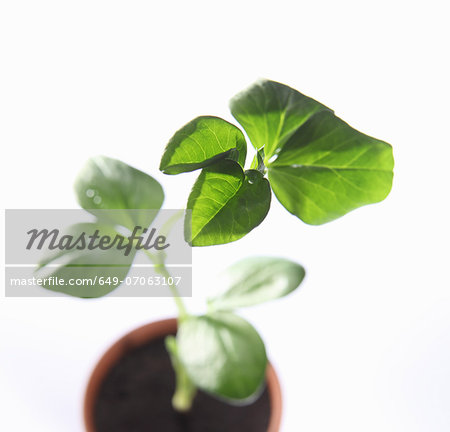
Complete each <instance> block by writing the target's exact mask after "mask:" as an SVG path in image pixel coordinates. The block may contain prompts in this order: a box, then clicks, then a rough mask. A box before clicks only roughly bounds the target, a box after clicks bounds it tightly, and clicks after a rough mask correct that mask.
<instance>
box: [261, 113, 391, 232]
mask: <svg viewBox="0 0 450 432" xmlns="http://www.w3.org/2000/svg"><path fill="white" fill-rule="evenodd" d="M393 166H394V160H393V156H392V148H391V146H390V145H389V144H387V143H385V142H383V141H380V140H377V139H375V138H371V137H369V136H367V135H364V134H362V133H361V132H358V131H357V130H355V129H353V128H352V127H350V126H349V125H348V124H347V123H345V122H344V121H342V120H341V119H339V118H338V117H336V116H335V115H334V114H333V113H331V112H327V111H325V112H321V113H319V114H316V115H315V116H313V117H312V118H310V119H309V120H308V121H307V122H306V123H305V124H304V125H303V126H301V127H300V128H299V129H298V130H297V131H296V132H295V134H293V135H292V136H291V137H290V138H289V140H288V141H287V142H286V144H285V145H284V147H283V149H282V151H281V152H280V154H279V155H278V157H277V158H276V160H275V161H272V163H270V164H269V165H268V166H267V168H268V171H269V180H270V184H271V186H272V189H273V191H274V193H275V195H276V196H277V198H278V200H279V201H280V202H281V204H283V206H284V207H286V209H287V210H289V211H290V212H291V213H293V214H294V215H296V216H298V217H299V218H300V219H302V220H303V221H304V222H306V223H308V224H312V225H319V224H323V223H326V222H329V221H331V220H333V219H336V218H338V217H340V216H343V215H344V214H346V213H348V212H349V211H351V210H353V209H355V208H357V207H360V206H363V205H366V204H371V203H376V202H379V201H382V200H383V199H384V198H385V197H386V196H387V195H388V194H389V192H390V190H391V186H392V178H393V173H392V169H393Z"/></svg>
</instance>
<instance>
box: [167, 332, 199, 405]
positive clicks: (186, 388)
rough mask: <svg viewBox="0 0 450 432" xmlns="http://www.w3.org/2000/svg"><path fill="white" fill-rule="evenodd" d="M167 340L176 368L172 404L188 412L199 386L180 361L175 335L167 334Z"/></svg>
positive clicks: (171, 358) (174, 367) (168, 349)
mask: <svg viewBox="0 0 450 432" xmlns="http://www.w3.org/2000/svg"><path fill="white" fill-rule="evenodd" d="M165 342H166V348H167V351H168V352H169V355H170V360H171V362H172V366H173V369H174V370H175V393H174V395H173V397H172V406H173V408H174V409H175V410H176V411H178V412H188V411H190V409H191V407H192V402H193V401H194V397H195V394H196V393H197V388H196V387H195V385H194V384H193V383H192V381H191V380H190V378H189V376H188V375H187V373H186V369H185V368H184V366H183V364H182V363H181V361H180V358H179V356H178V347H177V341H176V338H175V336H167V337H166V340H165Z"/></svg>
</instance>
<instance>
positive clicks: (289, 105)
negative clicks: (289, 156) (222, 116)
mask: <svg viewBox="0 0 450 432" xmlns="http://www.w3.org/2000/svg"><path fill="white" fill-rule="evenodd" d="M230 109H231V113H232V114H233V116H234V117H235V118H236V120H237V121H238V122H239V123H240V124H241V125H242V127H243V128H244V129H245V131H246V132H247V135H248V136H249V138H250V140H251V142H252V144H253V146H254V147H255V148H256V149H260V148H261V147H262V146H264V150H265V157H266V159H265V160H266V161H267V160H270V158H271V157H272V156H273V155H274V154H276V153H277V152H278V151H279V150H280V149H281V148H282V147H283V145H284V143H285V142H286V141H287V139H288V138H289V137H290V136H291V135H292V133H293V132H295V130H296V129H298V127H299V126H301V125H302V124H303V123H304V122H305V121H306V120H308V119H309V118H310V117H311V116H312V115H314V114H315V113H317V112H319V111H323V110H329V109H328V108H327V107H326V106H324V105H322V104H321V103H319V102H317V101H315V100H314V99H311V98H309V97H307V96H305V95H303V94H301V93H300V92H298V91H297V90H294V89H292V88H290V87H288V86H286V85H283V84H280V83H277V82H275V81H267V80H261V81H257V82H256V83H255V84H253V85H252V86H250V87H249V88H248V89H246V90H244V91H243V92H241V93H239V94H238V95H236V96H235V97H234V98H233V99H232V100H231V102H230Z"/></svg>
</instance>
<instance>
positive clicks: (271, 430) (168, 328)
mask: <svg viewBox="0 0 450 432" xmlns="http://www.w3.org/2000/svg"><path fill="white" fill-rule="evenodd" d="M176 330H177V319H176V318H167V319H162V320H158V321H152V322H151V323H148V324H144V325H143V326H140V327H137V328H135V329H134V330H131V331H130V332H128V333H126V334H125V335H124V336H122V337H121V338H120V339H118V340H117V341H116V342H114V343H113V344H112V345H111V346H110V347H109V348H108V349H107V350H106V351H105V353H104V354H103V355H102V356H101V357H100V359H99V360H98V362H97V364H96V365H95V367H94V369H93V371H92V373H91V375H90V377H89V381H88V384H87V387H86V392H85V396H84V404H83V417H84V425H85V429H86V432H96V429H95V425H94V415H93V414H94V404H95V400H96V398H97V395H98V390H99V388H100V385H101V383H102V381H103V379H104V378H105V377H106V375H107V373H108V372H109V371H110V370H111V368H112V367H113V366H114V364H115V363H116V362H117V361H118V360H119V359H120V358H121V357H122V356H123V355H124V354H125V353H126V352H127V351H129V350H131V349H133V348H136V347H138V346H140V345H142V344H143V343H146V342H148V341H150V340H152V339H156V338H158V337H161V336H165V335H168V334H171V333H172V334H175V333H176ZM266 382H267V389H268V392H269V400H270V419H269V426H268V428H267V432H279V430H280V424H281V414H282V396H281V386H280V382H279V380H278V376H277V374H276V372H275V369H274V368H273V366H272V364H271V363H270V362H269V363H268V364H267V370H266Z"/></svg>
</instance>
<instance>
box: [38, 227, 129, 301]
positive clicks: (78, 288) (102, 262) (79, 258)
mask: <svg viewBox="0 0 450 432" xmlns="http://www.w3.org/2000/svg"><path fill="white" fill-rule="evenodd" d="M83 233H84V238H85V240H86V243H85V246H87V244H88V243H89V241H90V239H89V237H90V236H92V235H95V234H96V233H97V235H98V236H99V237H103V236H109V237H110V238H111V239H114V238H115V237H116V236H118V239H123V241H124V243H123V244H125V245H126V244H127V243H128V240H127V239H125V238H124V237H123V236H122V235H120V234H118V233H117V232H116V231H115V230H114V229H113V228H112V227H110V226H106V225H102V224H98V223H80V224H76V225H72V226H71V227H69V228H68V229H67V230H65V231H64V233H62V234H61V237H60V238H62V236H63V235H65V236H72V237H73V239H74V242H72V244H73V245H74V247H73V248H72V249H70V250H66V249H64V250H60V249H55V251H52V252H51V253H49V254H48V255H47V256H46V257H44V259H42V260H41V262H40V263H39V268H38V272H37V273H36V278H42V279H43V281H42V286H43V287H44V288H47V289H49V290H51V291H56V292H61V293H64V294H67V295H71V296H74V297H82V298H94V297H102V296H104V295H106V294H108V293H110V292H111V291H113V290H114V289H116V288H117V287H118V286H119V285H120V284H121V281H122V280H123V279H124V278H125V277H126V276H127V274H128V272H129V270H130V267H131V264H132V262H133V260H134V257H135V255H136V250H135V248H132V249H131V251H130V253H129V255H128V256H127V255H125V250H118V249H117V248H115V247H114V248H111V249H107V250H101V249H99V248H96V249H88V248H87V247H84V248H83V249H78V247H79V246H80V247H81V246H82V244H81V243H80V242H78V243H75V241H76V240H77V239H79V238H80V236H81V235H82V234H83ZM118 241H119V240H118ZM95 244H98V241H97V242H96V243H95ZM50 264H51V265H53V264H58V266H57V267H53V266H49V265H50ZM50 277H53V278H58V279H63V280H64V284H63V285H55V284H54V282H55V279H49V278H50ZM114 278H116V280H115V279H114ZM71 280H73V281H72V282H73V284H71ZM81 280H83V281H84V282H83V284H80V285H76V283H77V281H78V282H79V281H81Z"/></svg>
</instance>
